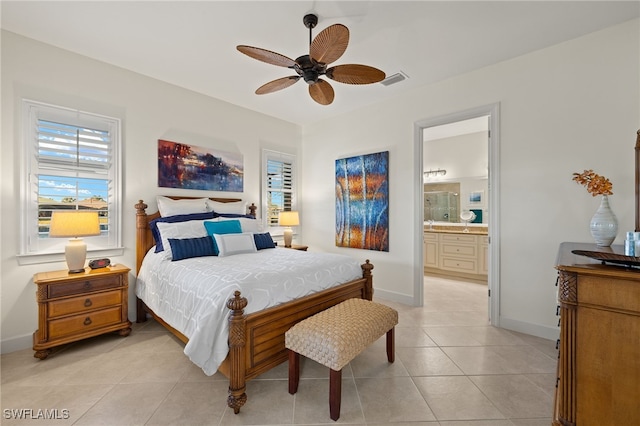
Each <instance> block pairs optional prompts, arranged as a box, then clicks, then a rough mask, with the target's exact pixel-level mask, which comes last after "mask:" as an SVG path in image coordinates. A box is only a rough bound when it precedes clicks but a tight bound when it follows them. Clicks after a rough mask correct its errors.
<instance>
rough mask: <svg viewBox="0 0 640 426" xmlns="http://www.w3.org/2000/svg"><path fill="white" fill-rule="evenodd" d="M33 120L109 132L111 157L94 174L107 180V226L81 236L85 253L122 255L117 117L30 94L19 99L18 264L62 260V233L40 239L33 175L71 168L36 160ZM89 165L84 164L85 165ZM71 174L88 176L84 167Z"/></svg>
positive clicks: (60, 172) (64, 242)
mask: <svg viewBox="0 0 640 426" xmlns="http://www.w3.org/2000/svg"><path fill="white" fill-rule="evenodd" d="M38 120H48V121H54V122H57V123H63V124H70V125H74V126H79V127H86V128H95V129H100V130H105V131H108V132H109V136H110V139H111V160H110V163H109V166H108V167H107V168H105V172H104V174H100V175H98V174H96V176H97V177H98V178H103V177H104V178H106V179H107V180H108V181H109V184H108V185H109V195H108V200H107V208H108V211H109V213H108V218H109V226H108V232H107V233H103V234H102V235H100V236H95V237H85V238H84V240H85V242H86V243H87V251H88V253H87V257H88V258H92V257H93V258H95V257H105V256H121V255H122V254H123V253H124V248H123V247H122V207H121V205H122V203H121V196H122V195H121V194H122V191H121V185H122V158H121V151H122V149H121V120H120V119H119V118H114V117H107V116H104V115H100V114H94V113H90V112H85V111H79V110H76V109H72V108H66V107H61V106H56V105H51V104H46V103H42V102H38V101H33V100H29V99H23V100H22V122H23V127H22V128H23V132H22V145H23V153H22V154H23V155H22V172H21V177H20V186H21V193H22V197H21V200H22V202H21V205H20V209H21V215H20V220H21V223H20V231H21V232H20V233H21V237H20V252H19V254H18V256H17V258H18V262H19V264H20V265H28V264H38V263H46V262H56V261H63V260H64V248H65V246H66V245H67V239H65V238H51V239H49V238H39V236H38V232H39V230H38V208H39V206H38V190H39V189H38V175H40V174H44V175H54V176H56V175H58V176H65V175H67V176H71V177H74V176H73V173H74V172H72V171H71V172H70V171H69V169H68V168H67V169H66V170H63V169H62V168H61V169H56V168H55V166H54V167H51V165H47V166H46V167H45V165H44V164H40V162H39V161H38V152H37V151H38V148H37V143H36V140H37V138H38ZM87 170H89V169H87ZM75 177H87V172H86V171H83V170H80V169H79V170H78V171H76V172H75Z"/></svg>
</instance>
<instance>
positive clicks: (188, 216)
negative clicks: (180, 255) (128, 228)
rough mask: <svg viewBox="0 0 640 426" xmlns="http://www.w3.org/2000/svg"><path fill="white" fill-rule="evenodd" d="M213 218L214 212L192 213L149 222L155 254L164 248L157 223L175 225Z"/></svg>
mask: <svg viewBox="0 0 640 426" xmlns="http://www.w3.org/2000/svg"><path fill="white" fill-rule="evenodd" d="M214 217H215V213H214V212H207V213H194V214H179V215H176V216H168V217H159V218H157V219H154V220H152V221H151V222H149V228H151V234H153V239H154V240H155V242H156V253H159V252H161V251H163V250H164V246H163V245H162V238H161V237H160V231H159V230H158V222H168V223H176V222H187V221H190V220H205V219H213V218H214ZM203 226H204V225H203Z"/></svg>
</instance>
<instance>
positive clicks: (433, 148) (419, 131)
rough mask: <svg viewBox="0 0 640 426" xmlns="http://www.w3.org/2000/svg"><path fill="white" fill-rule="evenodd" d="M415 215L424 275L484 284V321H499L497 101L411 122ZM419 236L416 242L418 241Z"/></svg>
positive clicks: (418, 292) (418, 293)
mask: <svg viewBox="0 0 640 426" xmlns="http://www.w3.org/2000/svg"><path fill="white" fill-rule="evenodd" d="M415 129H416V132H415V138H416V146H415V151H416V157H417V161H416V171H417V173H416V175H418V176H416V199H417V200H419V201H418V202H419V203H420V204H419V209H418V210H419V212H418V215H417V217H416V221H415V224H416V225H415V229H416V234H415V235H416V236H417V238H416V240H417V241H416V248H417V250H416V251H417V252H418V253H419V256H417V257H419V258H417V259H416V262H417V264H419V265H421V268H419V271H418V270H416V274H415V275H416V285H415V288H414V297H415V298H416V299H417V300H418V301H420V302H421V303H424V301H423V299H422V298H423V297H424V293H423V292H424V288H423V283H424V281H423V280H424V279H425V277H424V276H425V274H427V275H429V274H432V275H436V276H445V277H446V276H450V277H452V278H453V279H466V280H471V281H475V282H479V283H482V282H485V283H486V285H487V297H488V299H487V307H488V316H489V318H488V319H489V322H490V323H491V324H492V325H496V326H497V325H498V321H499V278H498V277H499V275H498V272H499V247H498V242H499V241H498V238H497V235H498V231H499V220H498V214H499V211H498V208H497V206H498V194H499V193H498V191H497V188H498V180H497V176H498V170H499V168H498V159H499V157H498V104H495V105H489V106H485V107H480V108H476V109H473V110H468V111H462V112H459V113H454V114H450V115H447V116H443V117H436V118H433V119H427V120H423V121H420V122H418V123H416V125H415ZM418 239H419V240H418Z"/></svg>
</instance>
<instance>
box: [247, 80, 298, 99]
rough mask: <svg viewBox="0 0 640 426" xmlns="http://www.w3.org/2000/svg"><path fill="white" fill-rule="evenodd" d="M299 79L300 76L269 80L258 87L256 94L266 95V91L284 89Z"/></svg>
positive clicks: (271, 91)
mask: <svg viewBox="0 0 640 426" xmlns="http://www.w3.org/2000/svg"><path fill="white" fill-rule="evenodd" d="M299 79H300V76H298V75H296V76H291V77H283V78H279V79H277V80H273V81H270V82H268V83H265V84H263V85H262V86H260V87H258V89H257V90H256V95H266V94H267V93H273V92H277V91H278V90H282V89H286V88H287V87H289V86H291V85H293V84H294V83H296V82H297V81H298V80H299Z"/></svg>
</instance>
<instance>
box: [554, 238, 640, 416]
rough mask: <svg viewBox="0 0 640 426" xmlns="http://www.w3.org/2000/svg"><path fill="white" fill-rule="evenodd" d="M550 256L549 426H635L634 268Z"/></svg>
mask: <svg viewBox="0 0 640 426" xmlns="http://www.w3.org/2000/svg"><path fill="white" fill-rule="evenodd" d="M573 250H586V251H600V252H603V253H613V254H624V249H623V247H621V246H612V247H611V248H599V247H596V246H595V245H594V244H580V243H562V244H561V245H560V250H559V252H558V258H557V262H556V269H558V274H559V276H558V286H559V293H558V298H559V302H560V352H559V358H558V381H557V389H556V403H555V407H554V416H553V425H558V426H559V425H563V426H565V425H577V426H589V425H593V426H607V425H620V426H631V425H640V269H635V268H634V269H631V268H627V267H625V266H616V265H611V264H606V265H604V264H602V262H600V261H598V260H594V259H590V258H589V257H585V256H579V255H575V254H573V253H572V251H573Z"/></svg>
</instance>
